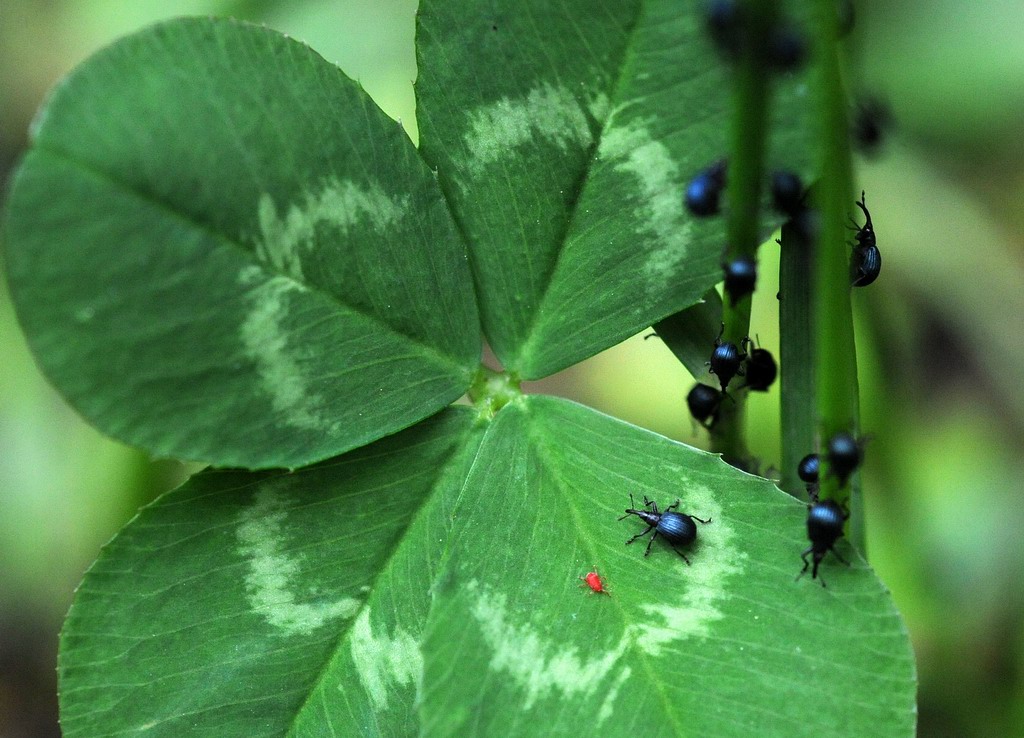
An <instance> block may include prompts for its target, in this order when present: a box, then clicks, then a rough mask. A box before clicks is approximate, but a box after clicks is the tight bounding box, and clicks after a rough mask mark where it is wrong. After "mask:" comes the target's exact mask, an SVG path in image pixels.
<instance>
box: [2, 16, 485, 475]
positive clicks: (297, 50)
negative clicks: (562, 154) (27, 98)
mask: <svg viewBox="0 0 1024 738" xmlns="http://www.w3.org/2000/svg"><path fill="white" fill-rule="evenodd" d="M6 246H7V254H6V257H7V266H8V269H9V279H10V283H11V291H12V294H13V298H14V301H15V304H16V307H17V310H18V315H19V318H20V320H21V322H22V324H23V326H24V329H25V332H26V334H27V336H28V339H29V342H30V344H31V347H32V349H33V351H34V352H35V354H36V356H37V358H38V360H39V363H40V364H41V366H42V367H43V370H44V371H45V372H46V374H47V375H48V377H49V378H50V380H51V381H52V382H53V383H54V384H55V385H56V386H57V387H58V389H59V390H60V391H61V392H63V393H64V394H65V396H66V397H67V398H68V399H69V400H70V401H71V403H72V404H73V405H74V406H75V407H76V408H77V409H78V410H79V411H80V412H81V413H82V414H83V415H84V416H86V418H88V419H89V420H90V421H91V422H92V423H94V424H95V425H96V426H98V427H99V428H100V429H101V430H103V431H104V432H106V433H108V434H110V435H112V436H115V437H117V438H119V439H122V440H124V441H127V442H129V443H133V444H136V445H139V446H141V447H143V448H145V449H147V450H149V451H151V452H153V453H155V454H157V455H169V456H177V457H184V458H189V459H200V460H205V461H211V462H213V463H216V464H218V465H236V466H247V467H272V466H288V467H294V466H299V465H302V464H305V463H308V462H311V461H315V460H319V459H323V458H325V457H328V456H332V455H335V454H337V453H340V452H342V451H345V450H348V449H350V448H354V447H358V446H361V445H363V444H365V443H367V442H370V441H372V440H375V439H376V438H379V437H381V436H383V435H385V434H387V433H392V432H394V431H396V430H399V429H401V428H404V427H406V426H408V425H410V424H411V423H414V422H416V421H418V420H420V419H422V418H424V417H426V416H427V415H430V414H431V413H434V412H436V411H437V410H438V409H440V408H441V407H444V406H445V405H446V404H448V403H450V402H451V401H453V400H455V399H456V398H458V397H459V396H460V395H461V394H462V393H463V392H464V391H465V389H466V387H468V385H469V383H470V381H471V379H472V374H473V370H474V369H475V366H476V364H477V363H478V361H479V353H480V346H479V327H478V326H479V324H478V318H477V314H476V307H475V301H474V297H473V292H472V281H471V276H470V272H469V268H468V263H467V260H466V254H465V248H464V245H463V243H462V241H461V238H460V236H459V234H458V232H457V230H456V228H455V225H454V222H453V220H452V218H451V215H450V214H449V211H448V209H447V206H446V204H445V201H444V198H443V196H442V194H441V191H440V189H439V188H438V186H437V183H436V181H435V178H434V176H433V174H432V173H431V172H430V170H429V169H428V168H427V167H426V165H425V164H424V163H423V162H422V161H421V159H420V158H419V155H418V154H417V152H416V150H415V149H414V147H413V146H412V144H411V143H410V142H409V140H408V137H407V136H406V135H405V133H404V131H403V130H402V129H401V127H400V126H399V124H397V123H395V122H394V121H392V120H390V119H389V118H387V117H386V116H385V115H384V114H383V113H381V112H380V110H379V109H377V107H376V106H375V105H374V103H373V102H372V101H371V100H370V99H369V97H368V96H367V95H366V94H365V93H364V92H363V91H362V90H361V89H360V88H359V86H358V85H357V84H356V83H354V82H352V81H351V80H349V79H348V78H347V77H345V76H344V74H343V73H342V72H341V71H340V70H339V69H338V68H337V67H335V66H334V65H332V64H329V63H328V62H326V61H324V60H323V59H322V58H321V57H319V56H318V55H317V54H316V53H315V52H313V51H312V50H311V49H309V48H308V47H306V46H304V45H302V44H300V43H298V42H296V41H293V40H291V39H288V38H287V37H285V36H282V35H280V34H278V33H276V32H273V31H270V30H268V29H265V28H258V27H255V26H249V25H246V24H242V23H237V22H233V21H217V20H210V19H194V20H179V21H173V22H169V23H166V24H162V25H158V26H155V27H152V28H150V29H148V30H145V31H143V32H141V33H139V34H137V35H134V36H131V37H128V38H126V39H123V40H121V41H119V42H117V43H116V44H114V45H113V46H111V47H109V48H107V49H105V50H103V51H101V52H100V53H98V54H97V55H95V56H94V57H92V58H91V59H90V60H89V61H87V62H86V63H85V64H83V65H82V66H81V67H80V68H79V69H77V70H76V71H75V72H73V73H72V74H71V75H70V76H69V77H68V78H67V79H66V80H65V81H64V82H62V83H61V84H60V85H59V86H58V88H57V89H56V90H55V92H54V93H53V95H52V96H51V98H50V100H49V102H48V103H47V104H46V106H45V107H44V108H43V110H42V112H41V113H40V115H39V118H38V120H37V121H36V125H35V129H34V144H33V147H32V150H31V151H30V153H29V154H28V155H27V157H26V159H25V161H24V162H23V164H22V166H21V168H20V170H19V172H18V174H17V176H16V178H15V181H14V186H13V191H12V194H11V199H10V203H9V217H8V220H7V223H6Z"/></svg>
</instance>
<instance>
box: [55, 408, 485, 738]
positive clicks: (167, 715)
mask: <svg viewBox="0 0 1024 738" xmlns="http://www.w3.org/2000/svg"><path fill="white" fill-rule="evenodd" d="M474 417H475V416H474V413H473V412H472V411H471V410H469V409H466V408H452V409H449V410H446V411H444V412H443V413H441V414H440V415H439V416H437V417H435V418H432V419H431V420H429V421H426V422H424V423H421V424H418V425H417V426H415V427H413V428H410V429H408V430H406V431H403V432H402V433H400V434H397V435H395V436H392V437H389V438H386V439H384V440H382V441H379V442H377V443H376V444H373V445H371V446H368V447H366V448H363V449H359V450H357V451H353V452H351V453H349V454H347V455H345V456H342V457H339V458H337V459H332V460H329V461H326V462H323V463H321V464H319V465H317V466H312V467H307V468H305V469H302V470H299V471H296V472H292V473H281V472H263V473H253V472H241V471H207V472H203V473H201V474H199V475H197V476H196V477H194V478H193V479H192V480H190V481H189V482H188V483H186V484H185V485H184V486H183V487H181V488H179V489H177V490H176V491H174V492H172V493H170V494H168V495H165V496H164V497H163V498H161V499H160V500H158V501H157V502H156V503H155V504H154V505H152V506H150V507H148V508H146V509H144V510H143V511H142V512H141V513H140V515H139V516H138V517H137V518H136V519H135V520H134V521H132V522H131V523H130V524H129V525H128V527H127V528H126V529H125V530H124V531H122V532H121V533H120V534H119V535H118V537H117V538H115V539H114V541H113V542H112V543H110V544H109V545H108V546H107V547H106V549H105V550H104V551H103V553H102V554H101V555H100V558H99V560H98V561H97V562H96V563H95V564H94V565H93V567H92V569H91V570H90V571H89V572H88V573H87V575H86V577H85V581H84V582H83V583H82V585H81V587H80V588H79V590H78V593H77V595H76V599H75V603H74V605H73V607H72V609H71V612H70V614H69V615H68V619H67V622H66V624H65V627H64V632H63V634H62V639H61V657H60V669H59V671H60V678H61V693H60V698H61V724H62V727H63V730H64V735H66V736H68V737H69V738H71V737H73V736H89V738H96V737H97V736H109V735H138V734H142V733H145V734H146V735H154V736H184V735H188V736H217V737H218V738H223V737H225V736H246V737H247V738H248V737H252V736H281V735H285V734H286V733H288V732H289V730H293V731H294V732H295V733H296V734H301V735H330V734H331V733H330V728H329V726H332V725H340V726H341V727H339V728H338V730H337V733H336V734H337V735H380V734H384V735H410V734H414V733H415V730H414V726H415V713H414V712H413V709H412V700H413V697H414V695H415V685H416V683H417V680H418V679H419V677H420V672H421V671H422V668H421V666H420V663H421V656H420V655H419V650H418V649H419V646H418V642H417V638H418V635H417V631H416V630H415V626H416V624H417V618H419V617H421V615H422V613H424V612H425V611H426V606H427V602H428V599H429V588H430V581H431V579H432V570H431V568H430V567H429V561H428V560H427V559H426V558H425V556H424V551H429V550H431V549H432V548H436V547H437V543H436V539H437V532H436V530H435V529H434V526H436V524H437V516H438V515H443V514H444V512H445V509H444V508H443V507H442V505H441V504H440V502H441V500H442V498H444V494H443V492H439V493H438V494H436V495H433V496H432V492H434V491H437V490H442V491H443V490H458V489H460V486H459V485H458V484H457V483H452V482H451V481H450V477H451V476H452V475H454V477H455V479H461V478H462V477H463V476H464V475H465V466H466V463H467V459H469V460H471V459H472V451H473V450H474V449H475V446H476V443H477V442H478V437H479V435H481V434H480V432H475V433H474V431H473V430H472V425H473V422H474V421H473V419H474ZM410 562H411V563H410ZM371 610H372V611H377V610H379V611H380V612H381V614H382V617H383V618H384V619H387V620H388V621H389V622H391V621H398V622H400V623H401V627H400V628H391V629H388V628H386V627H385V626H383V625H382V624H381V620H380V619H376V620H375V622H374V623H373V625H372V626H371V624H370V621H369V616H370V612H371ZM410 629H412V630H410Z"/></svg>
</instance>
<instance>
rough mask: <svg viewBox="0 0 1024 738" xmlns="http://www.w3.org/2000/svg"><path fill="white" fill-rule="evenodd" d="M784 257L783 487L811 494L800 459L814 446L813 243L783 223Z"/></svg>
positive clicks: (781, 287)
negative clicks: (799, 473) (801, 472)
mask: <svg viewBox="0 0 1024 738" xmlns="http://www.w3.org/2000/svg"><path fill="white" fill-rule="evenodd" d="M781 241H782V254H781V256H780V259H779V336H780V345H779V375H780V376H779V382H780V384H781V385H782V386H781V390H782V391H781V420H782V488H783V489H784V490H786V491H787V492H789V493H790V494H792V495H795V496H798V497H803V498H806V490H805V485H804V483H803V482H802V481H801V480H800V478H799V477H798V476H797V473H796V470H797V465H798V464H799V463H800V460H801V459H802V458H803V457H804V456H806V455H807V454H809V453H811V452H812V451H814V450H815V445H814V436H815V427H814V426H815V422H816V421H817V416H816V412H815V393H814V387H815V382H814V368H815V367H814V355H815V351H814V332H813V329H812V318H811V315H812V304H811V302H812V300H811V295H812V293H813V289H812V286H813V280H814V273H813V272H814V270H813V264H814V262H813V258H814V244H812V243H811V242H810V241H808V240H807V239H806V238H804V237H803V235H802V234H801V232H800V229H799V228H797V227H795V226H793V225H790V224H788V223H787V224H786V225H784V226H782V239H781Z"/></svg>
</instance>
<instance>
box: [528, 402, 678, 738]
mask: <svg viewBox="0 0 1024 738" xmlns="http://www.w3.org/2000/svg"><path fill="white" fill-rule="evenodd" d="M586 409H587V410H588V411H589V410H590V408H586ZM540 410H541V412H543V410H542V409H540ZM535 412H536V411H535ZM526 428H527V435H528V436H529V438H530V441H531V443H533V445H534V447H535V448H536V449H537V454H538V456H540V457H542V458H543V460H544V463H545V465H546V466H547V468H548V469H549V470H552V471H554V470H557V469H559V468H560V467H559V466H558V465H557V464H555V463H554V462H553V461H552V460H551V457H550V456H549V455H548V453H547V447H546V445H545V443H544V442H543V440H542V439H540V438H538V437H537V433H538V432H541V431H542V429H540V428H538V427H536V424H535V423H534V422H531V419H530V417H529V415H528V416H527V422H526ZM548 432H550V431H546V432H544V433H542V435H547V433H548ZM552 478H553V479H555V480H556V484H557V488H558V492H559V493H560V494H561V496H562V499H563V500H564V506H563V507H562V508H561V509H563V510H568V511H569V513H570V516H571V518H572V521H573V524H574V526H575V529H576V531H577V533H578V534H579V536H580V540H581V541H582V542H583V545H584V547H585V548H586V550H587V553H588V554H589V555H590V557H591V560H595V559H596V558H597V556H596V554H597V548H596V547H595V546H594V543H593V541H592V540H591V538H590V537H588V536H587V535H586V527H585V526H584V525H583V522H582V521H583V515H582V513H581V512H580V510H579V509H578V508H577V507H576V505H575V503H576V502H577V500H576V498H575V497H574V496H573V495H572V494H570V493H569V491H568V488H566V487H565V486H563V484H562V483H561V477H560V476H558V475H557V474H552ZM612 599H613V601H614V603H615V605H614V607H615V609H616V611H617V612H618V613H619V615H620V619H621V620H622V625H623V632H625V629H626V628H627V627H628V626H629V625H633V624H634V623H632V622H631V621H630V620H629V618H627V617H626V612H625V610H624V608H623V607H622V605H621V604H619V601H618V600H615V599H614V598H612ZM628 651H629V652H632V653H633V654H634V657H635V658H636V659H637V660H638V661H639V662H640V663H641V664H642V665H643V670H644V672H646V674H647V680H648V682H649V683H651V684H653V685H654V688H655V691H656V692H657V694H658V697H659V699H660V701H661V703H662V707H663V709H664V711H665V714H666V715H667V716H668V718H669V720H671V722H672V724H673V727H674V732H675V734H676V735H686V734H687V733H686V731H685V730H684V726H683V724H682V723H681V722H680V721H679V718H678V716H677V715H676V713H675V711H674V710H673V709H672V701H671V700H670V699H669V696H668V694H667V693H666V692H665V689H664V686H663V681H662V680H659V679H657V678H656V673H657V670H656V669H655V668H654V667H653V666H652V665H651V663H650V661H651V657H650V656H649V655H648V654H647V653H646V652H645V651H644V650H643V649H640V648H637V647H636V645H635V644H631V645H630V646H629V648H628Z"/></svg>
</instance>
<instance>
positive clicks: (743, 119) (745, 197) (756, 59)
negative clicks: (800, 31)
mask: <svg viewBox="0 0 1024 738" xmlns="http://www.w3.org/2000/svg"><path fill="white" fill-rule="evenodd" d="M744 10H745V12H746V13H747V17H748V19H749V21H750V22H748V23H746V24H745V27H744V32H745V34H746V37H745V38H744V39H743V48H744V50H745V53H744V54H743V55H742V56H741V57H740V58H739V59H737V60H736V67H735V72H734V74H735V79H734V86H733V118H732V120H733V125H732V131H731V142H730V143H731V146H730V157H729V173H728V191H727V194H728V201H729V218H728V223H727V234H728V239H729V240H728V244H727V245H726V249H725V256H724V260H725V262H730V261H732V260H733V259H736V258H738V257H741V256H750V257H755V258H756V256H757V247H758V245H759V243H760V237H759V235H758V233H759V228H760V224H759V218H758V216H759V210H760V203H761V186H762V182H763V181H764V159H765V149H766V147H767V139H768V118H769V116H768V111H769V105H770V102H771V86H772V80H771V73H770V71H769V70H768V69H767V67H766V65H765V63H764V59H765V50H764V44H765V43H766V37H767V34H766V33H765V29H767V28H771V27H772V26H773V25H774V22H775V16H776V2H775V1H774V0H749V2H747V3H746V5H745V6H744ZM750 300H751V296H750V295H747V296H746V297H744V298H742V299H741V300H738V301H736V303H735V304H733V302H732V300H731V299H729V296H728V295H726V296H725V304H724V306H723V309H722V320H723V321H724V322H725V333H724V335H723V340H725V341H731V342H732V343H735V344H736V345H737V346H740V345H741V344H742V342H743V340H744V339H745V338H746V337H747V336H748V335H749V333H750ZM732 395H733V399H734V400H735V403H731V402H729V401H728V400H726V401H725V402H723V403H722V409H721V412H720V415H719V419H718V423H717V424H716V426H715V433H713V434H712V436H711V443H712V448H713V449H714V450H715V451H718V452H720V453H721V454H722V456H723V457H724V458H725V460H726V461H728V462H729V463H731V464H734V465H737V466H740V467H743V468H745V467H746V466H747V463H748V461H749V456H750V454H749V452H748V450H747V446H746V440H745V436H744V434H743V416H744V406H745V404H746V392H734V393H732Z"/></svg>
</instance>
